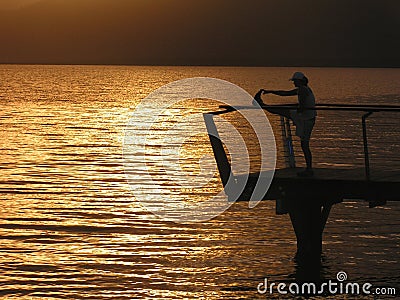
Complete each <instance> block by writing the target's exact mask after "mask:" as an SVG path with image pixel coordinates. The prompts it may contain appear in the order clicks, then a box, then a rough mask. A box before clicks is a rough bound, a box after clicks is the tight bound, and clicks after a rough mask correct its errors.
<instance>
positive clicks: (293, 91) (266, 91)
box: [263, 89, 299, 97]
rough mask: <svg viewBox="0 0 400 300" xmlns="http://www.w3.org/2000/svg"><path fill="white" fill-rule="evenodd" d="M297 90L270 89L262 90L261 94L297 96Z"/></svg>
mask: <svg viewBox="0 0 400 300" xmlns="http://www.w3.org/2000/svg"><path fill="white" fill-rule="evenodd" d="M298 92H299V90H298V89H294V90H290V91H271V90H263V94H264V95H265V94H273V95H277V96H284V97H286V96H297V94H298Z"/></svg>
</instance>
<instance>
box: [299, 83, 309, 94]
mask: <svg viewBox="0 0 400 300" xmlns="http://www.w3.org/2000/svg"><path fill="white" fill-rule="evenodd" d="M298 93H299V95H308V94H310V93H311V89H310V88H309V87H308V86H306V85H301V86H299V87H298Z"/></svg>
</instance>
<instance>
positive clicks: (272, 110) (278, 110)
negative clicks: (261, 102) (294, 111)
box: [266, 107, 292, 119]
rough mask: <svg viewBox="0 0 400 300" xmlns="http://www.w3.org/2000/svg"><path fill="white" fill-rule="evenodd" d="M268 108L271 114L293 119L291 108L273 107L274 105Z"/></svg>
mask: <svg viewBox="0 0 400 300" xmlns="http://www.w3.org/2000/svg"><path fill="white" fill-rule="evenodd" d="M266 109H267V111H268V112H270V113H271V114H275V115H280V116H282V117H285V118H288V119H292V117H291V114H290V109H282V108H273V107H267V108H266Z"/></svg>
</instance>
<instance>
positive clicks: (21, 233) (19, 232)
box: [0, 65, 400, 299]
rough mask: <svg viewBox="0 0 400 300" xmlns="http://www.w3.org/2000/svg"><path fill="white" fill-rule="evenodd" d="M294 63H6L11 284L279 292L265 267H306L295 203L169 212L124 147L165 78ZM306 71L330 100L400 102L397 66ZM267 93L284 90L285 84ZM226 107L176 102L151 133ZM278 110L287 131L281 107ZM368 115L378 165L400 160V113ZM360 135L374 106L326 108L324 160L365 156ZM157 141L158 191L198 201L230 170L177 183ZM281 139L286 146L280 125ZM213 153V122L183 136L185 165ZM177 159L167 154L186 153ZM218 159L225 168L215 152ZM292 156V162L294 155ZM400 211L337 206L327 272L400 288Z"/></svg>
mask: <svg viewBox="0 0 400 300" xmlns="http://www.w3.org/2000/svg"><path fill="white" fill-rule="evenodd" d="M292 71H294V70H292V69H289V68H217V67H213V68H209V67H203V68H194V67H103V66H96V67H90V66H7V65H3V66H0V78H1V82H0V105H1V114H0V124H1V131H0V134H1V140H2V143H1V151H0V174H1V178H0V199H1V212H0V219H1V223H0V295H1V296H3V297H5V298H13V297H15V298H27V299H34V298H36V297H45V298H48V299H50V298H68V299H82V298H92V299H103V298H116V299H124V298H125V299H139V298H155V299H179V298H189V299H190V298H196V297H197V298H204V299H221V298H226V299H237V298H242V299H254V298H261V299H262V298H264V299H265V296H261V295H258V294H257V285H258V283H259V282H262V281H263V279H264V278H265V277H267V278H268V279H269V280H270V281H274V282H290V281H291V280H294V278H295V277H296V275H297V274H296V265H295V264H294V262H293V260H292V257H293V254H294V252H295V249H296V245H295V237H294V234H293V232H292V229H291V224H290V221H289V219H288V216H283V217H282V216H276V215H275V208H274V203H272V202H263V203H261V204H259V205H258V206H257V207H256V208H254V209H249V208H248V205H247V203H236V204H234V205H233V206H232V207H230V208H229V209H228V210H227V211H226V212H225V213H223V214H222V215H220V216H218V217H217V218H215V219H213V220H211V221H207V222H202V223H197V224H179V223H173V222H167V221H163V220H162V219H159V218H157V217H156V216H154V215H152V214H151V213H149V212H148V211H147V210H145V209H144V208H143V207H142V206H141V205H140V203H139V201H140V199H137V197H135V193H134V191H132V190H131V187H130V186H129V184H128V183H127V181H126V178H125V174H124V165H123V156H122V148H123V141H124V130H125V127H126V124H127V123H128V121H129V119H130V116H131V113H132V112H133V111H134V109H135V107H136V106H137V105H138V103H139V102H140V101H141V100H142V99H143V98H145V97H146V96H147V95H148V94H149V93H150V92H152V91H153V90H155V89H156V88H159V87H161V86H162V85H164V84H166V83H169V82H171V81H174V80H178V79H183V78H187V77H194V76H208V77H216V78H221V79H225V80H228V81H231V82H233V83H235V84H238V85H239V86H241V87H242V88H244V89H245V90H247V91H248V92H249V93H251V94H253V93H255V92H256V91H257V90H258V89H259V88H261V87H263V88H277V89H279V88H282V89H284V88H290V87H291V86H290V83H288V82H287V78H289V76H290V75H291V73H292ZM304 71H305V72H306V73H307V74H308V75H309V77H310V78H311V80H312V81H311V85H312V87H313V89H314V92H315V93H316V94H317V96H318V100H319V101H320V102H328V103H374V104H376V103H385V104H400V87H399V86H398V82H399V79H400V71H398V70H397V69H305V70H304ZM266 100H267V102H268V101H270V102H272V103H279V102H282V99H279V98H277V97H270V98H267V99H266ZM284 100H286V99H284ZM285 102H287V101H285ZM156 105H157V103H155V106H156ZM217 107H218V103H215V101H201V102H198V101H187V102H184V103H181V105H178V106H177V107H171V108H170V109H169V110H167V112H166V113H165V115H163V117H162V118H161V120H160V122H159V123H157V124H156V126H154V127H153V128H152V133H151V134H153V135H159V134H161V133H162V134H163V135H164V136H166V137H167V138H169V139H170V141H173V140H174V138H176V134H177V131H176V129H175V130H170V127H169V126H170V125H173V124H174V122H176V120H177V119H179V118H181V117H182V116H184V115H187V114H198V113H202V112H205V111H209V110H215V109H217ZM145 118H146V115H145V114H144V115H143V120H144V119H145ZM231 118H232V119H235V117H234V116H233V117H232V116H231ZM228 119H229V117H228ZM270 120H271V123H272V127H273V128H274V130H275V131H277V132H279V127H278V126H277V123H278V122H277V120H276V119H275V118H274V117H271V118H270ZM138 121H139V120H138ZM140 121H142V120H140ZM368 122H369V123H368V124H369V125H371V126H370V127H369V135H370V143H371V152H372V166H373V170H374V169H376V168H378V167H380V168H385V169H390V170H396V169H398V168H399V167H400V162H399V161H400V151H399V150H400V149H399V148H400V147H399V142H398V141H399V136H400V132H399V129H398V127H399V126H398V125H400V124H399V118H398V117H396V115H390V114H387V115H377V116H372V117H371V119H369V121H368ZM377 124H378V125H379V126H375V125H377ZM199 126H202V125H200V124H199ZM178 129H179V128H178ZM178 131H179V130H178ZM360 138H361V135H360V115H357V114H354V113H334V114H329V113H321V114H320V116H319V119H318V123H317V127H316V129H315V137H314V140H313V149H317V150H314V154H315V162H316V164H317V165H318V166H331V167H332V166H342V167H354V166H362V164H363V155H362V144H361V139H360ZM147 146H148V148H147V149H148V151H149V152H148V153H147V159H148V160H149V161H150V162H154V164H155V165H153V166H152V165H150V166H149V168H150V169H151V170H152V171H154V176H160V177H158V178H162V184H160V185H159V186H158V187H157V189H149V192H148V194H147V195H149V197H151V195H152V193H155V194H157V193H161V194H163V195H164V194H165V195H166V197H168V195H171V197H172V196H173V195H174V193H175V194H176V193H178V194H180V195H184V198H185V197H186V198H185V199H187V201H190V202H193V201H194V202H196V201H202V200H203V199H204V198H207V197H209V195H213V194H215V193H218V192H220V191H221V189H222V186H221V184H220V181H219V178H218V176H217V175H216V173H215V174H214V173H212V174H214V176H211V178H212V179H211V181H210V183H209V185H208V186H207V187H206V188H202V189H187V190H180V189H176V182H174V181H172V180H169V177H168V176H165V174H164V176H161V175H160V173H159V171H160V170H159V168H160V166H159V165H157V162H159V157H160V151H161V150H160V147H161V145H157V144H151V143H149V145H147ZM277 147H278V150H280V149H281V146H280V143H279V135H277ZM140 155H142V153H138V154H137V156H138V157H140ZM211 155H212V151H211V148H210V146H209V141H208V138H207V136H206V135H205V133H204V134H203V135H202V134H199V135H197V136H196V138H195V139H194V140H192V141H189V142H187V143H185V145H184V146H183V147H182V161H181V162H180V166H181V167H182V169H183V170H184V171H185V172H186V173H189V174H191V173H193V174H195V175H198V174H201V172H202V171H201V165H200V163H199V160H200V159H201V158H202V157H204V156H206V157H207V156H211ZM163 160H164V161H163V163H164V164H166V165H167V167H168V165H169V164H170V163H171V162H172V160H171V161H169V160H168V158H167V159H166V160H165V159H163ZM298 163H299V164H300V165H301V164H302V158H301V156H299V157H298ZM206 165H207V166H208V167H214V168H215V165H214V164H213V161H212V160H207V161H206ZM278 166H283V159H282V157H281V156H278ZM140 171H141V170H138V172H140ZM137 184H138V185H141V184H143V186H147V185H148V182H145V181H143V183H141V182H140V181H139V182H138V183H137ZM138 200H139V201H138ZM399 216H400V206H399V205H398V204H397V203H389V204H388V205H387V206H385V207H381V208H375V209H368V208H367V204H366V203H363V202H345V203H343V204H340V205H337V206H335V207H334V208H333V211H332V214H331V217H330V221H329V223H328V225H327V228H326V232H325V240H324V262H323V268H322V274H323V276H324V277H325V278H327V279H334V278H336V274H337V273H338V272H339V271H346V272H347V273H348V275H349V280H351V281H354V282H362V283H363V282H370V283H372V284H374V285H376V286H386V287H397V289H399V288H400V284H399V279H400V276H399V273H400V272H399V263H398V262H399V258H400V251H399V249H400V246H399V245H400V233H399V232H400V224H399V221H398V220H399ZM273 297H275V298H278V295H275V296H273ZM273 297H272V298H273ZM338 298H339V297H338Z"/></svg>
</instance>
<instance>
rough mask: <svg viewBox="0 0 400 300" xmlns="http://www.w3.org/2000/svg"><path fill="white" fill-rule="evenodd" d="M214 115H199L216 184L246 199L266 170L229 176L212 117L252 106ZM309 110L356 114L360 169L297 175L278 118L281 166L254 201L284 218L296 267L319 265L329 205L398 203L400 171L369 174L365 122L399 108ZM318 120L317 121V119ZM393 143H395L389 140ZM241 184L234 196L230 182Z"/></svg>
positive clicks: (287, 123)
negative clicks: (292, 234)
mask: <svg viewBox="0 0 400 300" xmlns="http://www.w3.org/2000/svg"><path fill="white" fill-rule="evenodd" d="M220 109H221V110H219V111H216V112H210V113H207V114H204V120H205V123H206V127H207V131H208V135H209V138H210V142H211V146H212V149H213V153H214V157H215V160H216V163H217V167H218V171H219V174H220V177H221V181H222V184H223V187H224V190H225V193H226V195H227V196H228V200H229V201H249V199H250V197H251V195H252V193H253V191H254V188H255V186H256V183H257V181H258V180H259V179H260V177H263V176H264V177H268V176H271V171H265V172H263V171H260V172H255V173H251V174H233V172H232V168H231V165H230V162H229V159H228V155H227V153H226V152H225V150H224V146H223V143H222V141H221V139H220V138H219V136H218V130H217V126H216V124H215V123H214V121H213V116H215V115H222V114H227V113H231V112H234V111H238V110H239V111H240V110H241V109H257V108H255V107H251V106H249V107H235V108H233V107H230V106H220ZM262 109H264V110H265V111H269V110H270V109H273V110H274V111H276V110H277V109H278V110H279V109H295V106H294V105H264V106H262ZM313 109H315V110H320V111H351V112H359V113H360V115H361V118H360V122H361V126H362V132H361V135H362V143H363V156H364V166H363V167H362V168H338V167H331V168H314V176H313V177H309V178H302V177H298V176H297V172H298V171H299V168H297V167H296V159H295V150H294V147H293V138H292V128H291V120H289V119H287V118H286V117H283V116H280V129H281V130H280V132H275V135H276V136H277V135H281V140H282V143H283V151H284V157H285V165H286V166H285V167H284V168H280V169H276V170H275V171H274V175H273V179H272V183H271V186H270V187H269V189H267V188H266V190H265V193H264V196H263V197H262V199H259V200H270V201H275V202H276V213H277V214H278V215H282V214H289V215H290V219H291V222H292V225H293V229H294V232H295V234H296V238H297V254H296V258H297V260H298V261H299V262H300V263H305V264H309V263H311V262H319V261H320V259H321V253H322V238H323V232H324V229H325V225H326V223H327V220H328V218H329V214H330V211H331V208H332V206H333V205H335V204H338V203H341V202H343V201H344V200H345V199H351V200H362V201H366V202H367V203H368V204H369V207H370V208H374V207H376V206H382V205H385V204H386V203H387V201H400V170H397V169H394V170H380V169H374V172H371V165H370V152H369V143H368V130H367V119H368V117H370V116H371V115H373V114H377V113H381V112H396V113H399V112H400V106H394V105H350V104H318V105H317V106H316V107H315V108H313ZM317 122H318V121H317ZM395 142H396V141H395ZM243 181H246V183H245V187H244V189H242V190H241V191H240V192H239V193H238V192H236V190H237V189H236V188H235V185H236V182H243Z"/></svg>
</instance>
